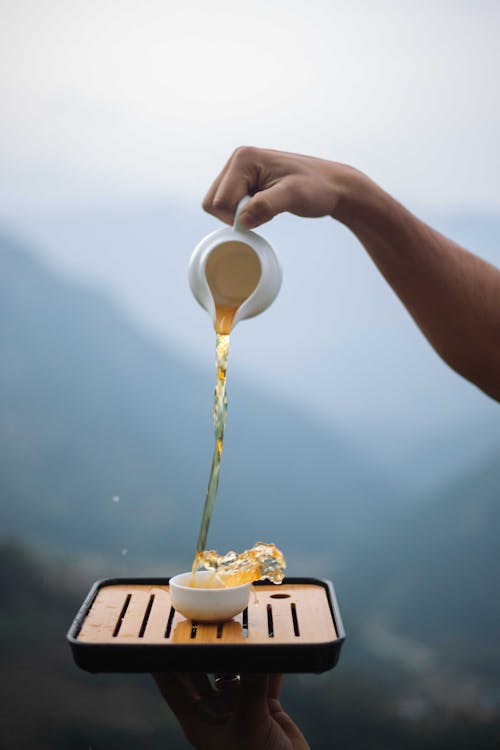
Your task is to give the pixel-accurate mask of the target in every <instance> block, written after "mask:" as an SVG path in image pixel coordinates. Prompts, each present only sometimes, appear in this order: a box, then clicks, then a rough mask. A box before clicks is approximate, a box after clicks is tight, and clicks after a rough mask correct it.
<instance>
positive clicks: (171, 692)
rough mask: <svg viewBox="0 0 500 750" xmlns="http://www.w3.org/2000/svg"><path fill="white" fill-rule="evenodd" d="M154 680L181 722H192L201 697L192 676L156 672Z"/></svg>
mask: <svg viewBox="0 0 500 750" xmlns="http://www.w3.org/2000/svg"><path fill="white" fill-rule="evenodd" d="M153 679H154V680H155V682H156V684H157V686H158V688H159V690H160V693H161V694H162V696H163V698H164V699H165V701H166V702H167V704H168V705H169V706H170V708H171V709H172V711H173V712H174V714H175V715H176V716H177V718H178V719H179V721H180V722H181V723H185V722H186V721H189V720H191V719H192V718H193V717H194V714H195V711H196V705H197V704H198V703H199V702H200V700H201V695H200V692H199V690H198V688H197V686H196V685H195V684H194V682H193V680H192V679H191V677H190V675H188V674H180V673H164V672H156V673H155V674H153Z"/></svg>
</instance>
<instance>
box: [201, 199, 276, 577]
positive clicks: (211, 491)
mask: <svg viewBox="0 0 500 750" xmlns="http://www.w3.org/2000/svg"><path fill="white" fill-rule="evenodd" d="M248 200H249V198H248V197H246V198H243V200H241V201H240V203H239V204H238V207H237V209H236V213H235V220H234V224H233V226H232V227H224V228H223V229H218V230H216V231H215V232H212V233H211V234H209V235H207V236H206V237H205V238H203V239H202V240H201V242H200V243H199V244H198V245H197V247H196V248H195V250H194V252H193V254H192V256H191V259H190V261H189V269H188V278H189V284H190V287H191V290H192V292H193V295H194V296H195V298H196V300H197V301H198V302H199V304H200V305H201V306H202V307H203V308H204V309H205V310H206V311H207V312H208V314H209V315H210V317H211V319H212V321H213V324H214V328H215V333H216V369H217V379H216V384H215V394H214V410H213V422H214V433H215V440H214V451H213V456H212V466H211V470H210V477H209V481H208V486H207V491H206V495H205V504H204V508H203V515H202V520H201V525H200V531H199V535H198V541H197V544H196V556H195V559H194V562H193V568H192V575H193V578H192V580H193V581H194V574H195V571H196V569H197V567H198V565H199V564H200V563H203V562H206V561H204V559H203V556H204V553H205V545H206V540H207V534H208V528H209V525H210V519H211V516H212V511H213V507H214V502H215V496H216V493H217V487H218V482H219V470H220V461H221V456H222V449H223V443H224V428H225V424H226V416H227V398H226V371H227V360H228V355H229V338H230V336H229V334H230V331H231V330H232V329H233V328H234V326H235V325H236V324H237V323H238V322H239V321H240V320H244V319H246V318H251V317H254V316H255V315H258V314H259V313H261V312H263V311H264V310H265V309H267V308H268V307H269V305H271V304H272V302H273V301H274V299H275V298H276V296H277V294H278V292H279V289H280V287H281V281H282V270H281V264H280V262H279V260H278V257H277V255H276V253H275V252H274V250H273V248H272V247H271V245H270V244H269V243H268V242H267V241H266V240H265V239H264V238H263V237H261V236H260V235H258V234H256V233H255V232H252V231H250V230H246V229H244V228H242V227H241V226H240V224H239V223H238V216H239V214H240V211H241V209H242V208H243V206H244V205H245V203H246V202H247V201H248ZM256 548H258V549H260V548H259V547H258V545H256ZM277 552H278V551H277ZM244 554H246V553H242V555H241V556H240V557H241V558H242V559H241V560H235V561H233V563H232V564H233V565H234V566H235V567H234V570H235V571H236V570H237V569H238V570H239V568H240V567H241V570H240V573H241V575H242V576H243V575H244V574H245V575H251V573H250V568H252V567H256V569H257V568H259V570H260V568H261V567H269V568H270V569H271V568H272V567H273V566H275V565H276V560H271V559H269V560H268V557H269V555H263V554H262V553H261V554H260V556H259V555H257V559H259V562H257V559H256V560H255V561H254V562H256V563H257V565H256V566H254V565H253V564H250V566H249V565H248V559H247V558H245V561H246V562H245V565H243V555H244ZM280 554H281V553H280ZM271 557H272V555H271ZM264 560H267V562H265V563H264V562H263V563H261V562H260V561H264ZM243 568H246V569H247V570H246V573H244V571H243ZM257 572H258V571H257ZM259 577H260V575H257V578H259ZM252 580H255V579H252Z"/></svg>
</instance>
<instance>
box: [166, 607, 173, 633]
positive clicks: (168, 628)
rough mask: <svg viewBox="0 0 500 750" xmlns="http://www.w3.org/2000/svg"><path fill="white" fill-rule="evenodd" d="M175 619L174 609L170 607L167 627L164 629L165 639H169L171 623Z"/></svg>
mask: <svg viewBox="0 0 500 750" xmlns="http://www.w3.org/2000/svg"><path fill="white" fill-rule="evenodd" d="M174 617H175V609H174V608H173V607H170V612H169V614H168V620H167V627H166V628H165V638H170V633H171V632H172V623H173V621H174Z"/></svg>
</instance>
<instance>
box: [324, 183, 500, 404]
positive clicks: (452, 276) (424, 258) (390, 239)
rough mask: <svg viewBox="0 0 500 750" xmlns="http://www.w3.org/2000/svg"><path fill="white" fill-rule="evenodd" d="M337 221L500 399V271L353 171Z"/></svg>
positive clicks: (434, 337) (447, 352)
mask: <svg viewBox="0 0 500 750" xmlns="http://www.w3.org/2000/svg"><path fill="white" fill-rule="evenodd" d="M333 215H334V218H336V219H338V220H339V221H341V222H342V223H344V224H345V225H346V226H347V227H348V228H349V229H351V231H352V232H353V233H354V234H355V235H356V236H357V237H358V239H359V240H360V242H361V243H362V244H363V246H364V247H365V249H366V250H367V252H368V253H369V255H370V256H371V258H372V260H373V261H374V263H375V264H376V266H377V267H378V269H379V270H380V272H381V273H382V274H383V276H384V277H385V279H386V280H387V282H388V283H389V284H390V285H391V287H392V288H393V290H394V291H395V292H396V294H397V295H398V296H399V298H400V299H401V301H402V302H403V304H404V305H405V307H406V308H407V309H408V311H409V312H410V314H411V315H412V317H413V318H414V320H415V322H416V323H417V325H418V326H419V327H420V329H421V330H422V332H423V333H424V335H425V336H426V337H427V339H428V340H429V342H430V343H431V344H432V346H433V347H434V348H435V350H436V351H437V352H438V354H439V355H440V356H441V357H442V358H443V359H444V360H445V362H447V363H448V364H449V365H450V366H451V367H452V368H453V369H454V370H456V371H457V372H459V373H460V374H461V375H463V376H464V377H466V378H467V379H469V380H471V381H472V382H474V383H475V384H476V385H477V386H479V387H480V388H481V389H482V390H483V391H485V392H486V393H488V394H489V395H490V396H492V397H493V398H495V399H497V400H500V270H499V269H497V268H495V267H494V266H491V265H490V264H489V263H487V262H486V261H484V260H482V259H481V258H478V257H477V256H475V255H473V254H472V253H469V252H468V251H467V250H464V249H463V248H461V247H459V246H458V245H456V244H455V243H454V242H452V241H451V240H449V239H447V238H446V237H443V236H442V235H441V234H439V233H438V232H436V231H435V230H434V229H432V228H431V227H429V226H427V225H426V224H424V223H423V222H422V221H420V220H419V219H417V218H416V217H415V216H413V215H412V214H411V213H410V212H409V211H407V210H406V209H405V208H404V207H403V206H401V205H400V204H399V203H398V202H397V201H395V200H394V199H393V198H391V196H389V195H388V194H387V193H385V192H384V191H383V190H382V189H381V188H380V187H378V186H377V185H376V184H375V183H373V182H372V181H371V180H369V179H368V178H367V177H366V176H365V175H363V174H361V173H360V172H357V171H356V170H349V171H348V173H347V179H346V182H345V187H344V190H343V191H342V194H341V198H340V200H339V201H338V203H337V205H336V208H335V210H334V213H333Z"/></svg>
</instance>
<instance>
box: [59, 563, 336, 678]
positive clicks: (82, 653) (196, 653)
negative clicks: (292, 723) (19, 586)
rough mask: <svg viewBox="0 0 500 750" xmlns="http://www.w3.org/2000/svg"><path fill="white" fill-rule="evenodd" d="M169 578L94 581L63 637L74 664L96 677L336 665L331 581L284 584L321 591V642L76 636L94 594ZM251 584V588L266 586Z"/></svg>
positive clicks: (156, 583) (296, 669)
mask: <svg viewBox="0 0 500 750" xmlns="http://www.w3.org/2000/svg"><path fill="white" fill-rule="evenodd" d="M169 580H170V578H128V577H127V578H105V579H103V580H100V581H96V583H94V585H93V586H92V588H91V590H90V592H89V593H88V595H87V597H86V598H85V601H84V602H83V604H82V606H81V607H80V609H79V611H78V613H77V615H76V617H75V619H74V621H73V623H72V625H71V627H70V629H69V631H68V633H67V636H66V638H67V641H68V643H69V645H70V647H71V651H72V653H73V658H74V660H75V662H76V664H77V665H78V666H79V667H80V668H81V669H83V670H85V671H87V672H92V673H100V672H117V673H118V672H121V673H135V672H208V673H216V672H220V673H226V672H230V673H242V672H243V673H246V672H248V673H250V672H253V673H256V672H286V673H316V674H319V673H321V672H325V671H327V670H329V669H333V667H335V665H336V664H337V662H338V659H339V655H340V649H341V648H342V644H343V642H344V640H345V631H344V626H343V624H342V619H341V616H340V610H339V606H338V602H337V598H336V596H335V590H334V587H333V584H332V583H331V581H329V580H326V579H322V578H308V577H290V578H285V579H284V581H283V583H284V584H287V583H288V584H311V585H316V586H322V587H323V589H324V590H325V592H326V596H327V599H328V604H329V607H330V612H331V615H332V619H333V623H334V625H335V630H336V632H337V638H336V639H335V640H333V641H326V642H324V643H311V644H310V643H298V644H280V643H278V644H231V643H221V644H202V645H200V644H193V645H190V644H184V643H182V644H172V643H168V644H165V645H163V644H156V643H145V644H137V643H133V644H124V643H116V644H108V643H85V642H82V641H79V640H78V634H79V632H80V629H81V627H82V624H83V621H84V619H85V617H86V616H87V613H88V612H89V610H90V608H91V607H92V604H93V602H94V600H95V599H96V597H97V594H98V593H99V590H100V589H101V588H103V587H105V586H112V585H117V584H118V585H120V584H121V585H134V584H135V585H141V584H143V585H153V586H166V585H168V583H169ZM267 583H268V582H267V581H257V582H256V583H254V586H259V585H266V584H267Z"/></svg>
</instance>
